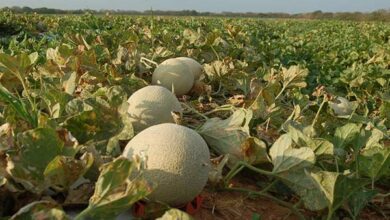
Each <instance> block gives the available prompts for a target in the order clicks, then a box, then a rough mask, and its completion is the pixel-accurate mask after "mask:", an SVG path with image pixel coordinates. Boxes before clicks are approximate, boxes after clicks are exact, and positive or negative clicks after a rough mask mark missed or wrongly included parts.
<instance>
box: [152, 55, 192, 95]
mask: <svg viewBox="0 0 390 220" xmlns="http://www.w3.org/2000/svg"><path fill="white" fill-rule="evenodd" d="M152 83H153V84H154V85H161V86H163V87H165V88H167V89H169V90H171V91H174V93H175V94H176V95H185V94H187V93H188V92H189V91H190V90H191V88H192V86H193V85H194V76H193V74H192V71H191V70H190V69H189V67H188V66H187V64H186V63H185V62H183V61H180V60H178V59H175V58H171V59H168V60H165V61H164V62H162V63H161V64H160V65H158V66H157V68H156V69H155V70H154V72H153V75H152ZM172 89H173V90H172Z"/></svg>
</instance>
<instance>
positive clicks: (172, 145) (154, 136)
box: [123, 57, 210, 206]
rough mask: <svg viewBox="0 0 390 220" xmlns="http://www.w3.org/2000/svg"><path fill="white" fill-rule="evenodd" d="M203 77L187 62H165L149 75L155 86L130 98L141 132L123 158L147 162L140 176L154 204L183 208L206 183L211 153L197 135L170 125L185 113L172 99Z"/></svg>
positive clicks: (134, 121) (130, 111)
mask: <svg viewBox="0 0 390 220" xmlns="http://www.w3.org/2000/svg"><path fill="white" fill-rule="evenodd" d="M201 74H202V66H201V65H200V64H199V63H198V62H197V61H195V60H193V59H191V58H187V57H179V58H171V59H168V60H165V61H164V62H162V63H161V64H160V65H158V67H157V68H156V70H155V71H154V73H153V82H152V83H153V84H156V85H150V86H146V87H144V88H142V89H140V90H138V91H136V92H135V93H133V95H132V96H131V97H130V98H129V99H128V104H129V108H128V111H127V113H128V114H129V116H130V118H131V122H132V124H133V127H134V129H135V131H136V132H139V133H138V134H137V135H136V136H135V137H134V138H133V139H131V140H130V142H129V143H128V144H127V146H126V148H125V150H124V152H123V155H124V156H125V157H127V158H128V159H130V160H132V159H133V158H135V157H137V156H138V157H141V158H145V160H146V161H145V164H146V167H145V170H144V171H143V172H144V176H145V178H146V180H147V181H149V182H150V183H151V185H152V186H153V188H154V189H153V191H152V193H151V194H150V195H149V196H148V199H150V200H152V201H159V202H163V203H166V204H169V205H172V206H177V205H183V204H185V203H188V202H190V201H191V200H192V199H194V197H195V196H196V195H198V194H199V193H200V192H201V191H202V190H203V188H204V186H205V185H206V183H207V179H208V174H209V170H210V152H209V148H208V146H207V144H206V142H205V141H204V140H203V138H202V137H201V136H200V135H199V134H198V133H197V132H196V131H194V130H192V129H190V128H187V127H185V126H181V125H177V124H174V122H175V120H174V118H173V115H174V114H179V115H180V116H181V115H182V111H183V110H182V108H181V105H180V102H179V101H178V99H177V98H176V96H175V94H176V95H184V94H186V93H188V92H189V91H190V90H191V88H192V87H193V84H194V81H197V80H199V78H200V76H201ZM168 89H171V91H172V92H171V91H169V90H168ZM173 92H174V93H175V94H174V93H173Z"/></svg>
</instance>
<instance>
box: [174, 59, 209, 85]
mask: <svg viewBox="0 0 390 220" xmlns="http://www.w3.org/2000/svg"><path fill="white" fill-rule="evenodd" d="M176 59H178V60H180V61H183V62H184V63H186V64H187V66H188V68H190V70H191V72H192V74H193V75H194V79H195V81H196V80H198V79H199V78H200V76H201V75H202V71H203V67H202V65H200V63H198V61H196V60H194V59H192V58H190V57H177V58H176Z"/></svg>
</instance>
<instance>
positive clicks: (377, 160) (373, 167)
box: [358, 146, 390, 181]
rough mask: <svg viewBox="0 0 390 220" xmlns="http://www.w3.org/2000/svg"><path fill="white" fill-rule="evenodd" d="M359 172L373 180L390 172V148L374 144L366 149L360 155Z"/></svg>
mask: <svg viewBox="0 0 390 220" xmlns="http://www.w3.org/2000/svg"><path fill="white" fill-rule="evenodd" d="M358 167H359V172H360V173H361V174H362V175H364V176H368V177H370V178H371V179H372V180H373V181H376V180H378V179H379V178H380V177H382V176H384V175H386V174H387V173H389V170H390V148H388V147H381V146H374V147H371V148H368V149H364V150H363V151H362V152H361V154H360V155H359V156H358Z"/></svg>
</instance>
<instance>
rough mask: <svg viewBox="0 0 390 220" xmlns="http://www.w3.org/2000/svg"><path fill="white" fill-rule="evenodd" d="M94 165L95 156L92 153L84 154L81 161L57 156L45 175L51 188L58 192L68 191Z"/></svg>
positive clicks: (48, 166)
mask: <svg viewBox="0 0 390 220" xmlns="http://www.w3.org/2000/svg"><path fill="white" fill-rule="evenodd" d="M92 164H93V156H92V154H90V153H86V154H84V155H83V156H82V157H81V160H76V159H74V158H72V157H66V156H57V157H55V158H54V159H53V160H52V161H51V162H50V163H49V164H48V165H47V167H46V169H45V172H44V175H45V178H46V180H47V181H48V182H49V184H50V186H51V187H53V188H55V189H58V190H67V189H68V188H69V187H70V186H71V185H72V184H73V183H74V182H75V181H76V180H78V179H79V178H80V177H81V176H82V175H84V174H85V172H87V170H88V169H89V168H90V167H91V166H92Z"/></svg>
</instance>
